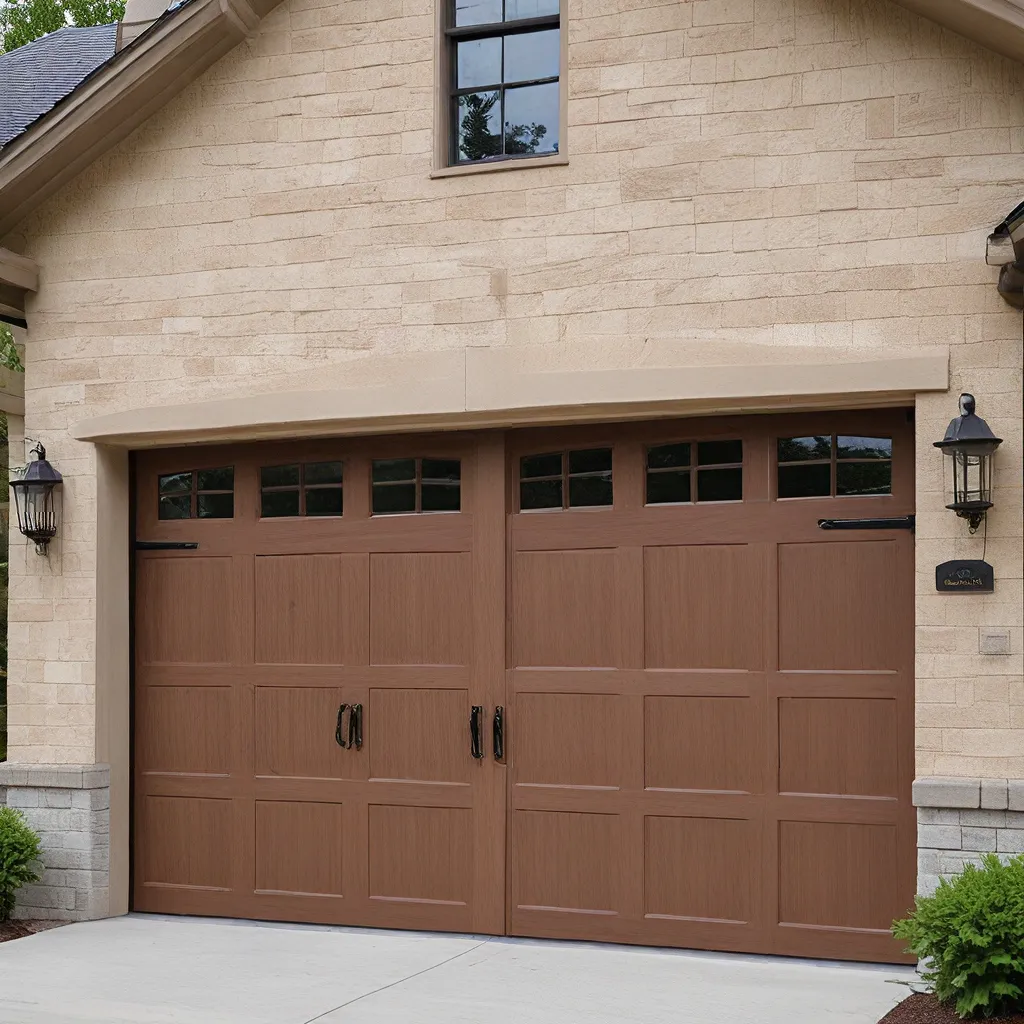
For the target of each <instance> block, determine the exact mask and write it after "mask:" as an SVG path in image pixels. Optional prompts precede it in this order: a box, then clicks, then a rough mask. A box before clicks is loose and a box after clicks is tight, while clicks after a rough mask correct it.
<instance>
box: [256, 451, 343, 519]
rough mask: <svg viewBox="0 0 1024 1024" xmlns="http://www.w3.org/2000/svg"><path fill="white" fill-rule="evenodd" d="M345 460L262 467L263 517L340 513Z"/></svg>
mask: <svg viewBox="0 0 1024 1024" xmlns="http://www.w3.org/2000/svg"><path fill="white" fill-rule="evenodd" d="M343 473H344V463H342V462H300V463H298V462H297V463H292V464H291V465H287V466H264V467H263V468H262V469H261V470H260V516H261V517H262V518H263V519H274V518H280V517H284V516H340V515H341V514H342V513H343V511H344V495H343V492H342V480H343Z"/></svg>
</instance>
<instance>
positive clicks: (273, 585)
mask: <svg viewBox="0 0 1024 1024" xmlns="http://www.w3.org/2000/svg"><path fill="white" fill-rule="evenodd" d="M366 577H367V574H366V556H365V555H261V556H259V557H257V558H256V586H255V594H256V661H257V663H263V664H285V665H351V664H358V663H359V662H360V661H362V662H363V663H364V664H365V650H366V597H367V578H366Z"/></svg>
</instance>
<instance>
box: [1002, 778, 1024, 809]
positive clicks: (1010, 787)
mask: <svg viewBox="0 0 1024 1024" xmlns="http://www.w3.org/2000/svg"><path fill="white" fill-rule="evenodd" d="M1006 789H1007V806H1008V807H1009V809H1010V810H1011V811H1024V779H1007V781H1006Z"/></svg>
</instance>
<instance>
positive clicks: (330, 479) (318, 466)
mask: <svg viewBox="0 0 1024 1024" xmlns="http://www.w3.org/2000/svg"><path fill="white" fill-rule="evenodd" d="M343 468H344V467H343V465H342V463H340V462H307V463H306V464H305V465H304V466H303V467H302V469H303V483H305V484H306V485H307V486H309V485H310V484H340V483H341V478H342V470H343Z"/></svg>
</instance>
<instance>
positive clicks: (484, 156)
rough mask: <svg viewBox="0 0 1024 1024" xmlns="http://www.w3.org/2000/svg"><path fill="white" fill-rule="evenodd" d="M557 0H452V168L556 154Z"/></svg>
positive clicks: (449, 51) (448, 31) (447, 38)
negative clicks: (460, 165)
mask: <svg viewBox="0 0 1024 1024" xmlns="http://www.w3.org/2000/svg"><path fill="white" fill-rule="evenodd" d="M558 8H559V5H558V0H451V7H450V8H449V17H448V25H447V27H446V28H445V33H444V35H445V46H446V48H447V54H446V55H445V58H446V60H447V63H448V66H449V68H450V75H451V79H450V81H451V95H450V101H449V108H450V117H451V132H450V134H451V138H450V153H449V161H450V162H451V163H452V164H467V163H481V162H484V161H494V160H507V159H514V158H516V157H529V156H543V155H545V154H555V153H557V152H558V138H559V123H558V122H559V92H558V90H559V70H560V64H561V44H560V41H559V34H560V31H561V30H560V20H559V9H558Z"/></svg>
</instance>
